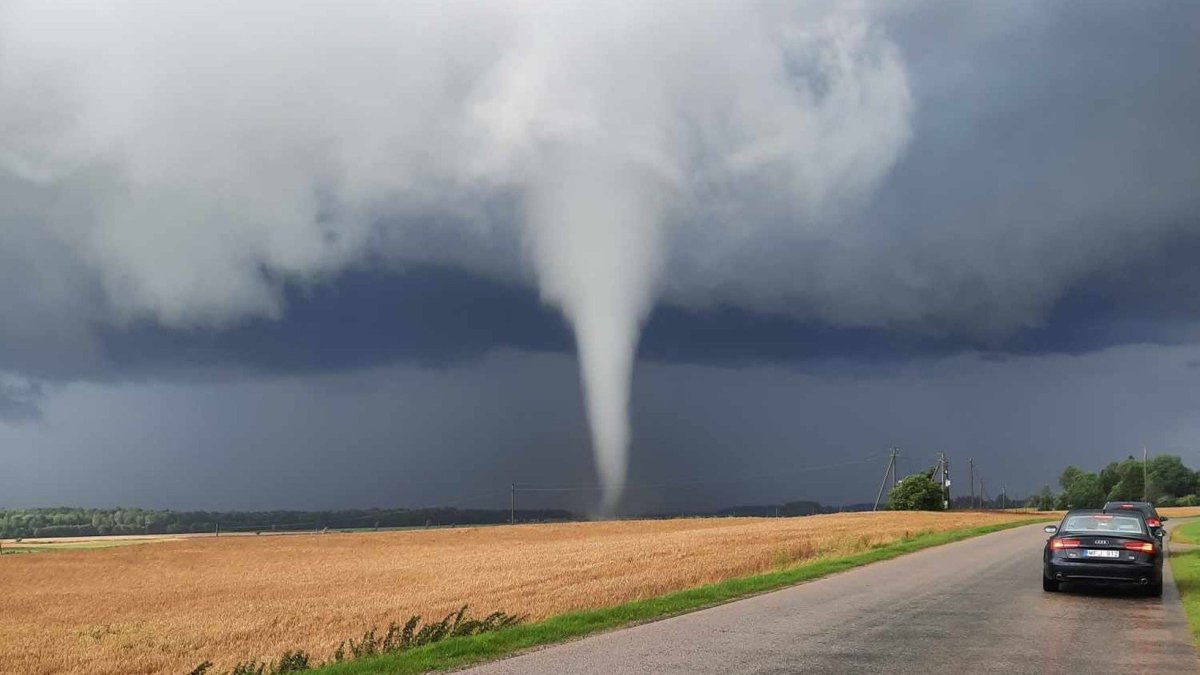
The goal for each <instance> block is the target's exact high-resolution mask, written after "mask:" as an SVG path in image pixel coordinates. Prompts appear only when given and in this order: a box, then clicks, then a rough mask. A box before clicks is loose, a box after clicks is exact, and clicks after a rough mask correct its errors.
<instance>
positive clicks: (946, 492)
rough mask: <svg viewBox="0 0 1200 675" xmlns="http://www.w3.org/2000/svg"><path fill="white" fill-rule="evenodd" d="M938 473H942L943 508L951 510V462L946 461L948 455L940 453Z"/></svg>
mask: <svg viewBox="0 0 1200 675" xmlns="http://www.w3.org/2000/svg"><path fill="white" fill-rule="evenodd" d="M937 470H938V471H940V472H941V473H940V476H939V477H940V479H941V481H942V508H943V509H949V508H950V462H948V461H947V460H946V453H944V452H939V453H938V468H937Z"/></svg>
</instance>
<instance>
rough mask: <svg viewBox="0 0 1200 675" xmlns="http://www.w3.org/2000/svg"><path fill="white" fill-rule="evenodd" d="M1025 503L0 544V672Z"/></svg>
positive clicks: (255, 643)
mask: <svg viewBox="0 0 1200 675" xmlns="http://www.w3.org/2000/svg"><path fill="white" fill-rule="evenodd" d="M1028 517H1029V515H1028V514H1021V513H971V512H951V513H913V512H883V513H877V514H872V513H847V514H834V515H826V516H810V517H804V518H721V519H699V518H697V519H681V520H650V521H616V522H598V523H568V524H553V525H517V526H515V527H509V526H503V527H483V528H456V529H441V530H423V531H404V532H381V533H355V534H333V533H330V534H323V535H322V534H312V535H289V536H261V537H254V536H241V537H218V538H214V537H192V538H182V539H173V540H167V541H161V542H155V543H154V544H153V545H137V546H120V547H112V548H98V549H90V550H79V549H76V550H62V551H57V552H51V553H42V554H37V555H8V556H4V557H2V558H0V589H3V591H2V592H0V672H3V673H81V674H82V673H88V674H91V675H101V674H107V673H111V674H114V675H115V674H117V673H120V674H126V673H159V672H172V673H186V672H188V671H189V670H191V669H192V668H193V667H194V666H196V665H197V664H198V663H200V662H201V661H204V660H206V659H207V660H211V661H213V662H214V663H215V664H216V665H217V666H218V667H225V668H228V667H230V666H231V665H232V664H233V663H234V662H235V661H238V660H239V659H249V658H253V657H261V658H263V659H270V658H274V657H276V656H278V655H279V654H280V653H282V652H283V651H284V650H287V649H293V648H302V649H305V650H308V651H310V652H312V653H313V654H314V655H315V656H316V657H318V658H321V659H324V658H327V657H328V656H329V655H330V654H331V653H332V652H333V650H334V649H336V648H337V646H338V644H339V643H340V642H341V641H342V640H345V639H347V638H350V637H358V636H361V635H362V633H363V632H364V631H365V630H366V629H368V628H370V627H372V626H380V627H382V626H386V624H387V623H388V622H390V621H400V622H403V621H404V620H405V619H406V618H408V617H409V616H410V615H412V614H421V615H423V616H425V617H434V618H440V617H441V616H442V615H444V614H446V613H447V612H450V611H452V610H455V609H457V608H458V607H460V606H462V605H464V604H469V605H470V606H471V612H472V613H474V614H478V615H482V614H486V613H489V612H492V611H494V610H503V611H506V612H510V613H514V614H527V615H528V616H529V618H530V619H538V618H542V617H546V616H550V615H553V614H558V613H562V612H565V611H569V610H576V609H584V608H594V607H602V606H608V605H613V604H616V603H620V602H625V601H629V600H635V599H641V598H646V597H650V596H654V595H659V594H662V593H666V592H669V591H674V590H679V589H683V588H688V587H693V586H697V585H700V584H705V583H709V582H714V581H719V580H722V579H727V578H730V577H735V576H742V575H747V574H754V573H759V572H765V571H769V570H773V569H778V568H780V567H784V566H787V565H789V564H791V563H795V562H798V561H802V560H811V559H814V558H817V557H824V556H838V555H845V554H851V553H856V552H860V551H864V550H867V549H870V548H872V547H877V546H880V545H885V544H888V543H891V542H893V541H896V540H898V539H902V538H905V537H908V536H912V535H915V534H918V533H920V532H932V531H945V530H952V529H959V528H965V527H974V526H979V525H988V524H994V523H1003V522H1009V521H1014V520H1021V519H1026V518H1028Z"/></svg>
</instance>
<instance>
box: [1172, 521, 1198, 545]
mask: <svg viewBox="0 0 1200 675" xmlns="http://www.w3.org/2000/svg"><path fill="white" fill-rule="evenodd" d="M1171 541H1177V542H1179V543H1181V544H1200V520H1193V521H1191V522H1189V523H1187V524H1185V525H1180V526H1179V527H1177V528H1175V529H1174V530H1173V531H1172V532H1171Z"/></svg>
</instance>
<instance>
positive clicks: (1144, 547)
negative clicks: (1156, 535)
mask: <svg viewBox="0 0 1200 675" xmlns="http://www.w3.org/2000/svg"><path fill="white" fill-rule="evenodd" d="M1125 548H1126V549H1127V550H1130V551H1138V552H1141V553H1154V544H1151V543H1150V542H1148V541H1127V542H1125Z"/></svg>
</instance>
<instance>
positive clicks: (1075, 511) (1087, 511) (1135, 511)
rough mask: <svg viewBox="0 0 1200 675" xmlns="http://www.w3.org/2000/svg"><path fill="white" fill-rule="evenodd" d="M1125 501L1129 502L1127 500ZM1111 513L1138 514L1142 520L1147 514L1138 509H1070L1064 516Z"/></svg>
mask: <svg viewBox="0 0 1200 675" xmlns="http://www.w3.org/2000/svg"><path fill="white" fill-rule="evenodd" d="M1125 503H1126V504H1128V503H1129V502H1125ZM1110 513H1120V514H1121V515H1131V516H1138V517H1139V518H1141V519H1142V520H1145V519H1146V514H1145V513H1142V512H1141V511H1139V510H1138V509H1071V510H1070V511H1067V514H1066V515H1065V516H1063V517H1064V518H1066V517H1069V516H1092V515H1102V514H1110Z"/></svg>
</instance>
